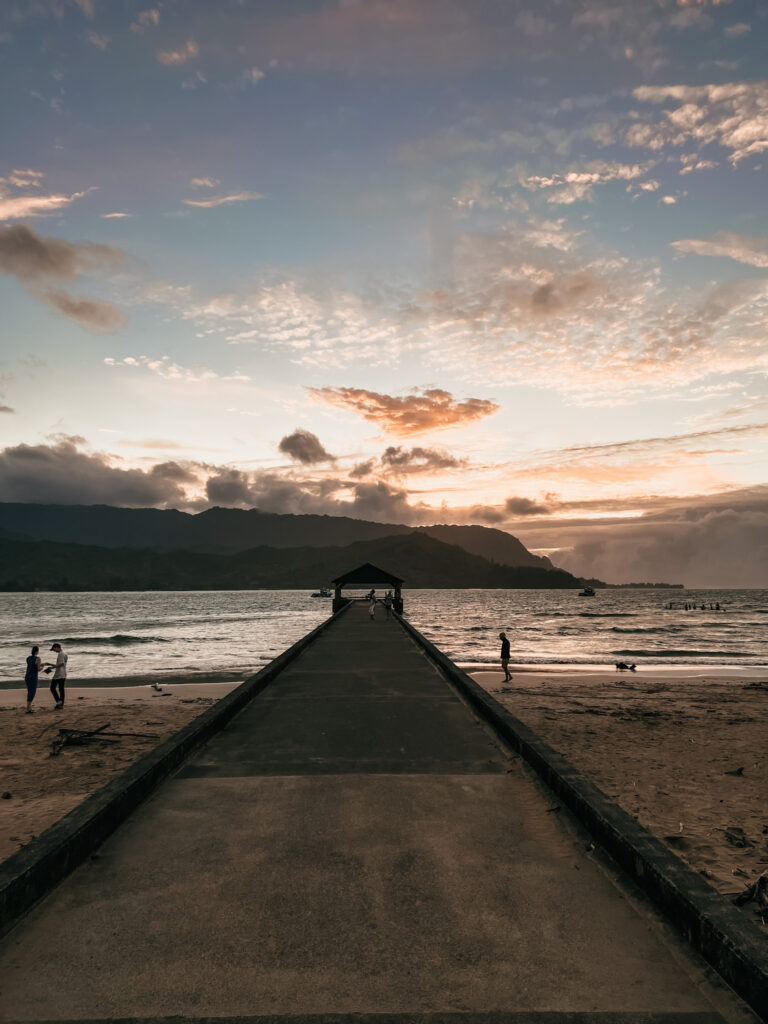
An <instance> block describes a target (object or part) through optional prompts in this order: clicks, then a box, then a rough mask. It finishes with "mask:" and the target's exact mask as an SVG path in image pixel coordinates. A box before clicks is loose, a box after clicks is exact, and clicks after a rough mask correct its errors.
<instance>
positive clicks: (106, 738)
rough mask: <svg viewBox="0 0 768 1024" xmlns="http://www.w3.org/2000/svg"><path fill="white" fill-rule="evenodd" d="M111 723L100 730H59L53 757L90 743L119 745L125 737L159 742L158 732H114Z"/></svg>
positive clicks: (53, 744) (54, 741) (53, 745)
mask: <svg viewBox="0 0 768 1024" xmlns="http://www.w3.org/2000/svg"><path fill="white" fill-rule="evenodd" d="M109 726H110V723H109V722H107V723H106V725H101V726H99V728H98V729H59V735H58V737H57V738H56V739H55V740H53V742H52V743H51V755H50V756H51V757H55V756H56V755H57V754H59V753H60V752H61V750H63V748H64V747H83V746H86V745H87V744H89V743H119V742H120V740H121V739H123V737H126V736H132V737H137V738H138V739H145V740H157V739H160V736H159V734H158V733H156V732H114V731H111V730H110V729H109Z"/></svg>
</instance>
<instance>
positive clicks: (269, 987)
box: [0, 606, 752, 1024]
mask: <svg viewBox="0 0 768 1024" xmlns="http://www.w3.org/2000/svg"><path fill="white" fill-rule="evenodd" d="M379 615H380V616H381V617H380V618H379V619H378V620H377V621H375V622H371V621H370V620H369V617H368V613H367V609H365V608H363V607H360V606H352V607H350V608H349V609H347V610H346V611H345V612H343V613H342V614H341V615H340V616H338V617H337V618H336V619H335V620H334V621H333V622H332V623H331V624H330V626H329V628H328V629H326V630H325V631H324V632H322V633H321V634H320V635H319V636H318V637H317V639H316V640H315V641H314V642H313V643H312V644H311V645H310V646H309V647H307V648H306V649H305V650H304V651H303V652H302V653H301V654H300V655H299V656H298V657H297V658H296V659H295V660H294V661H293V662H292V663H290V664H289V665H288V666H287V667H286V668H285V670H284V671H283V672H282V673H281V674H280V676H279V677H278V679H277V680H276V681H275V682H274V683H272V684H271V685H270V686H268V687H267V689H265V690H264V691H263V692H262V693H261V694H260V695H259V696H258V697H256V698H255V699H254V700H253V701H252V702H251V703H250V704H249V705H248V706H247V707H246V708H245V710H243V711H242V712H241V713H240V714H239V715H237V716H236V717H235V718H234V719H233V720H232V721H231V722H230V724H229V725H228V726H227V727H226V728H224V729H223V730H222V731H221V732H220V733H219V734H218V735H217V736H216V737H215V738H214V739H213V740H212V741H211V742H209V743H208V745H207V746H205V747H204V748H203V749H202V750H201V751H200V752H199V753H198V754H197V755H196V756H194V757H193V758H191V759H190V760H189V761H188V762H186V764H185V765H184V766H183V767H182V769H181V770H180V771H178V772H177V773H176V774H175V776H173V777H172V778H171V779H169V780H168V781H166V782H165V783H163V784H162V785H161V786H160V787H159V789H158V790H157V791H156V793H155V794H154V795H153V796H152V797H151V798H150V799H149V800H148V801H147V802H146V803H145V804H143V805H142V807H141V808H140V809H139V810H138V811H136V812H135V813H134V814H133V815H132V816H131V817H130V818H129V819H128V820H127V821H126V822H125V823H124V824H123V825H122V826H121V827H120V828H119V829H118V830H117V831H116V832H115V833H114V834H113V835H112V836H111V838H109V839H108V840H107V841H106V842H105V843H104V844H103V845H102V846H101V847H100V848H99V850H98V851H97V853H96V854H95V855H94V856H93V857H92V858H91V859H90V860H89V861H88V862H87V863H85V864H84V865H82V866H81V867H80V868H78V869H77V870H76V871H75V872H74V873H73V874H72V875H70V876H69V878H67V879H66V880H65V881H64V882H63V883H62V884H61V885H60V886H59V887H58V888H57V889H56V890H55V891H54V892H53V893H51V894H50V895H49V896H48V897H47V898H46V899H45V900H44V901H43V902H42V903H41V904H40V905H39V906H38V907H36V908H35V909H34V910H33V911H32V912H31V913H29V914H28V915H27V917H25V918H24V919H23V920H22V921H21V922H20V923H19V924H18V925H17V926H16V928H14V929H13V931H11V932H10V933H9V934H8V935H7V936H6V938H5V939H4V940H3V942H2V943H1V944H0V1019H2V1020H4V1021H11V1020H18V1021H69V1020H89V1021H104V1020H107V1019H115V1018H118V1019H121V1020H126V1019H130V1020H142V1019H143V1020H153V1021H155V1020H158V1019H159V1018H167V1017H174V1018H176V1019H177V1022H178V1021H179V1019H180V1018H183V1019H201V1018H206V1019H209V1018H217V1019H219V1020H226V1021H227V1022H228V1024H234V1022H235V1021H238V1020H239V1021H242V1022H243V1024H245V1019H246V1018H247V1019H250V1021H254V1019H257V1018H262V1019H263V1018H264V1017H270V1019H272V1018H273V1017H279V1019H280V1021H281V1022H284V1024H291V1022H292V1021H307V1019H308V1018H309V1017H310V1015H314V1017H313V1019H314V1021H316V1022H318V1024H319V1021H320V1017H319V1016H318V1015H324V1016H323V1017H322V1021H323V1024H329V1018H328V1015H333V1017H332V1018H331V1019H332V1020H334V1021H344V1022H345V1024H347V1022H350V1024H351V1022H354V1021H357V1022H362V1021H366V1022H368V1021H369V1020H370V1016H371V1015H374V1014H378V1015H381V1014H386V1015H393V1016H391V1017H390V1016H388V1017H377V1018H375V1019H376V1020H378V1021H380V1022H382V1021H383V1022H386V1024H393V1022H401V1024H402V1022H406V1021H420V1020H427V1019H429V1020H430V1021H431V1022H432V1024H438V1022H442V1021H452V1022H454V1024H461V1022H466V1024H566V1022H568V1024H577V1022H578V1024H586V1022H588V1021H593V1020H594V1021H596V1022H600V1024H673V1022H674V1024H683V1022H687V1024H722V1022H723V1021H728V1022H743V1021H747V1020H751V1019H752V1017H751V1016H750V1015H749V1014H748V1013H747V1012H746V1011H745V1010H743V1009H742V1008H741V1007H742V1004H740V1003H738V1002H737V1001H736V1000H735V998H734V997H732V996H731V995H730V993H729V992H728V991H726V990H725V989H724V988H723V987H722V986H718V984H717V982H715V981H713V980H712V979H711V976H710V975H709V974H708V972H707V971H706V970H705V969H704V968H703V967H702V965H701V962H699V961H697V960H696V959H695V958H694V957H693V956H692V955H691V954H689V953H688V952H687V951H686V949H685V948H684V946H683V944H682V942H680V941H678V940H677V939H676V938H675V937H674V936H673V935H672V933H671V931H670V930H669V929H668V928H667V927H666V925H664V924H663V922H661V920H660V919H659V918H657V917H656V916H655V915H654V914H653V912H652V911H650V910H649V909H648V908H647V906H645V905H644V904H643V903H642V901H637V900H635V898H634V897H632V896H628V895H627V893H626V892H625V891H624V889H623V886H622V885H621V884H620V883H619V882H617V880H616V879H615V878H614V877H613V875H612V873H611V871H610V869H607V868H605V867H604V866H601V865H600V863H598V862H597V861H596V860H595V859H594V858H593V856H592V855H590V854H589V853H588V852H587V842H586V840H585V838H584V836H583V835H582V834H581V833H580V831H579V829H578V827H577V826H575V825H574V824H573V823H572V822H571V821H570V820H569V819H568V817H567V815H566V812H565V811H563V812H562V813H560V814H558V813H550V812H552V811H553V806H552V805H553V803H555V801H554V800H553V798H552V796H551V795H550V794H548V792H547V791H546V790H545V789H544V787H543V786H542V785H541V784H540V783H539V782H538V781H537V780H536V779H535V778H534V777H533V776H532V774H531V772H530V771H529V770H528V769H527V768H526V767H525V766H524V765H523V763H522V762H521V761H520V759H519V758H518V757H517V756H516V755H513V754H510V753H509V752H508V751H506V750H505V749H504V748H503V747H502V746H501V745H500V744H499V743H498V742H497V741H496V739H495V738H494V736H493V735H492V734H491V733H490V732H489V731H488V729H487V728H486V727H485V726H484V725H483V724H482V723H481V722H480V721H479V720H478V719H477V718H476V717H475V716H474V715H473V714H472V712H471V711H470V710H469V709H468V707H467V706H466V705H465V703H464V702H463V701H462V700H461V699H460V698H459V697H458V696H457V695H456V693H455V692H454V690H453V689H452V688H451V686H450V685H449V683H448V682H447V681H446V679H445V678H443V676H442V675H441V674H440V673H439V672H438V671H437V669H436V668H435V667H434V665H433V664H432V662H431V661H429V660H428V658H427V657H426V656H425V654H424V653H423V652H422V650H421V649H420V648H419V647H418V646H417V644H416V643H415V642H414V640H413V639H411V637H409V636H408V634H407V633H406V632H405V630H404V629H403V628H402V627H401V626H400V624H399V622H398V621H397V620H395V619H392V620H391V621H384V617H383V609H380V611H379ZM62 770H65V763H64V760H63V759H62ZM428 1014H432V1015H434V1016H431V1017H429V1018H427V1016H426V1015H428Z"/></svg>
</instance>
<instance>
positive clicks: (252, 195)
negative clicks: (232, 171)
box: [182, 192, 264, 210]
mask: <svg viewBox="0 0 768 1024" xmlns="http://www.w3.org/2000/svg"><path fill="white" fill-rule="evenodd" d="M263 198H264V196H263V195H261V194H260V193H258V192H234V193H233V194H232V195H229V196H211V198H210V199H184V200H182V202H184V203H185V204H186V205H187V206H197V207H201V208H202V209H206V210H207V209H212V208H213V207H216V206H225V205H226V204H228V203H248V202H252V201H253V200H255V199H263Z"/></svg>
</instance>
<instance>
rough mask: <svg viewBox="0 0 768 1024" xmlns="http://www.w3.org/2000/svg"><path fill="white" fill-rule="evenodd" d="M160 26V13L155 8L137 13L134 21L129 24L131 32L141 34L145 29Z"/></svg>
mask: <svg viewBox="0 0 768 1024" xmlns="http://www.w3.org/2000/svg"><path fill="white" fill-rule="evenodd" d="M159 24H160V11H158V9H157V8H156V7H150V8H149V9H148V10H146V11H139V13H138V16H137V18H136V21H134V22H133V23H132V24H131V32H143V31H144V30H145V29H147V28H150V27H152V26H154V25H159Z"/></svg>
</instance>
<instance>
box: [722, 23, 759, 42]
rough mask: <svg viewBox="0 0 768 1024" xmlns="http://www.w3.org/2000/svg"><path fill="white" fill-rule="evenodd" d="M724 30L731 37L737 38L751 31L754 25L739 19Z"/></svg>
mask: <svg viewBox="0 0 768 1024" xmlns="http://www.w3.org/2000/svg"><path fill="white" fill-rule="evenodd" d="M724 31H725V34H726V35H727V36H728V38H729V39H737V38H738V37H739V36H743V35H745V34H746V33H747V32H751V31H752V26H751V25H750V24H749V23H748V22H746V21H737V22H734V24H733V25H728V27H727V28H726V29H724Z"/></svg>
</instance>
